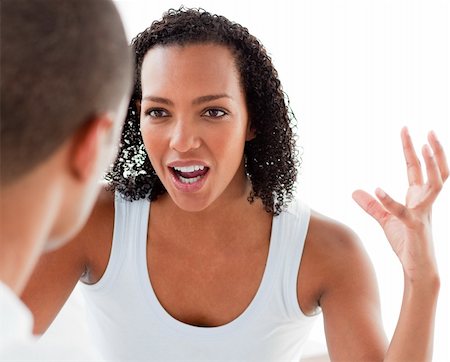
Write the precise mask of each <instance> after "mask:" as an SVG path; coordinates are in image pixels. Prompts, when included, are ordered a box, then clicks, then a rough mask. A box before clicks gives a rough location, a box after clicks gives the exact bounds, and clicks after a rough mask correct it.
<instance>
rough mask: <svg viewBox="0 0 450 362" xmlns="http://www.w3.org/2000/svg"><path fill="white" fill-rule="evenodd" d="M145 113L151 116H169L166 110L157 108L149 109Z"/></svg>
mask: <svg viewBox="0 0 450 362" xmlns="http://www.w3.org/2000/svg"><path fill="white" fill-rule="evenodd" d="M145 114H146V115H147V116H150V117H153V118H162V117H168V116H169V113H168V112H167V111H165V110H164V109H159V108H153V109H149V110H148V111H146V112H145Z"/></svg>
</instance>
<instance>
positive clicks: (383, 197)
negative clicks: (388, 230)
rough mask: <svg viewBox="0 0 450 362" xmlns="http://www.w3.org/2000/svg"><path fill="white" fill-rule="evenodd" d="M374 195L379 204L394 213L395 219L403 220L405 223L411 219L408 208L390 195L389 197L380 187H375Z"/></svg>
mask: <svg viewBox="0 0 450 362" xmlns="http://www.w3.org/2000/svg"><path fill="white" fill-rule="evenodd" d="M375 195H377V197H378V199H379V200H380V202H381V204H382V205H383V206H384V208H385V209H386V210H387V211H388V212H390V213H391V214H392V215H394V216H395V217H396V218H397V219H399V220H401V221H403V222H404V223H406V224H409V221H410V220H411V215H410V213H409V210H408V208H407V207H406V206H405V205H403V204H401V203H399V202H397V201H395V200H394V199H393V198H392V197H390V196H389V195H388V194H387V193H386V192H384V191H383V190H382V189H380V188H377V189H376V190H375Z"/></svg>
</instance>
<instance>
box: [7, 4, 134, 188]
mask: <svg viewBox="0 0 450 362" xmlns="http://www.w3.org/2000/svg"><path fill="white" fill-rule="evenodd" d="M0 13H1V29H0V37H1V49H0V52H1V54H0V57H1V64H0V68H1V78H0V81H1V105H0V107H1V114H0V117H1V118H0V122H1V126H0V127H1V128H0V133H1V139H0V182H1V184H3V185H4V184H8V183H10V182H13V181H14V180H16V179H18V178H20V177H21V176H23V175H25V174H26V173H27V172H28V171H31V170H32V169H33V168H34V167H35V166H37V165H38V164H39V163H40V162H42V161H44V160H45V159H46V158H48V157H49V156H50V155H51V154H52V153H53V152H54V151H56V149H57V148H58V147H59V146H61V145H62V144H63V143H64V141H65V140H67V139H68V138H69V137H70V136H72V135H73V134H74V133H75V132H76V131H77V130H78V129H80V128H81V127H82V126H83V125H84V124H86V123H87V122H89V121H90V120H92V119H93V117H95V116H96V115H99V114H100V113H105V112H115V111H116V110H117V109H118V107H119V103H120V101H121V99H122V97H123V96H124V95H125V94H126V92H127V91H128V90H129V89H131V88H130V87H131V82H132V60H131V55H130V50H129V47H128V45H127V40H126V37H125V32H124V29H123V25H122V22H121V19H120V16H119V14H118V12H117V9H116V7H115V6H114V4H113V3H112V1H111V0H0Z"/></svg>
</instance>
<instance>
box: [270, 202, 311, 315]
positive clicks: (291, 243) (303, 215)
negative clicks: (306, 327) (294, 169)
mask: <svg viewBox="0 0 450 362" xmlns="http://www.w3.org/2000/svg"><path fill="white" fill-rule="evenodd" d="M278 217H280V221H279V223H280V227H279V230H280V233H281V234H280V235H279V236H278V237H279V239H280V240H281V242H280V244H281V246H280V247H281V249H282V250H281V251H280V253H281V254H282V257H281V258H280V260H282V261H283V263H282V265H281V270H280V272H281V278H282V283H283V284H282V285H283V295H284V300H285V303H286V309H287V313H288V314H289V316H290V317H291V318H293V319H299V318H300V319H302V318H305V317H307V316H306V315H305V314H304V313H303V312H302V310H301V309H300V305H299V303H298V296H297V295H298V292H297V283H298V282H297V278H298V271H299V268H300V262H301V259H302V255H303V249H304V246H305V240H306V235H307V232H308V226H309V220H310V217H311V210H310V208H309V206H307V205H306V204H304V203H302V202H301V201H300V200H293V201H292V203H291V204H290V205H289V207H288V208H287V210H285V211H284V212H283V213H281V214H280V215H279V216H278Z"/></svg>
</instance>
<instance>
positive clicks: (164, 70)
mask: <svg viewBox="0 0 450 362" xmlns="http://www.w3.org/2000/svg"><path fill="white" fill-rule="evenodd" d="M239 79H240V76H239V73H238V70H237V67H236V62H235V59H234V56H233V54H232V52H231V51H230V50H229V49H228V48H227V47H225V46H222V45H217V44H192V45H185V46H179V45H170V46H157V47H155V48H153V49H151V50H149V51H148V52H147V54H146V55H145V57H144V61H143V64H142V72H141V84H142V91H143V93H146V92H155V91H158V90H162V89H165V88H177V89H180V88H183V89H191V90H193V89H202V88H206V89H208V90H209V88H215V89H216V91H221V92H223V91H229V92H235V91H240V80H239Z"/></svg>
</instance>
